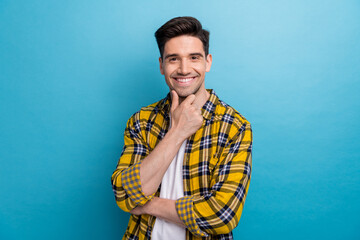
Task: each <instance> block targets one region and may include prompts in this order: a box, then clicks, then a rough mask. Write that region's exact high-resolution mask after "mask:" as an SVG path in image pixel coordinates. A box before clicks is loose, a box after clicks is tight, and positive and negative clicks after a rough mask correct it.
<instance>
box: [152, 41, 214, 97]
mask: <svg viewBox="0 0 360 240" xmlns="http://www.w3.org/2000/svg"><path fill="white" fill-rule="evenodd" d="M159 62H160V71H161V74H163V75H165V80H166V84H167V85H168V86H169V88H170V91H171V90H175V91H176V93H177V94H178V95H179V97H183V98H185V97H187V96H189V95H190V94H196V93H198V94H199V93H201V92H206V89H205V83H204V79H205V72H208V71H210V67H211V62H212V56H211V54H208V55H207V57H205V51H204V48H203V43H202V42H201V40H200V39H199V38H197V37H193V36H188V35H182V36H179V37H175V38H172V39H170V40H169V41H167V42H166V43H165V46H164V54H163V59H161V58H159Z"/></svg>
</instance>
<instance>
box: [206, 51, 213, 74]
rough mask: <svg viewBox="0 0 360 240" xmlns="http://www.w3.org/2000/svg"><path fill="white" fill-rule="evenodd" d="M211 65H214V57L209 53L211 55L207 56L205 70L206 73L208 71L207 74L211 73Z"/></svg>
mask: <svg viewBox="0 0 360 240" xmlns="http://www.w3.org/2000/svg"><path fill="white" fill-rule="evenodd" d="M211 63H212V55H211V54H210V53H209V54H208V55H207V56H206V68H205V71H206V72H209V71H210V68H211Z"/></svg>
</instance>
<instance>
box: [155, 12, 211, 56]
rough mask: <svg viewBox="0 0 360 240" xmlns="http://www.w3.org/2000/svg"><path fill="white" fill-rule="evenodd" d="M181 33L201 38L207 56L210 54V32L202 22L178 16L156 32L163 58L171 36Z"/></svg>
mask: <svg viewBox="0 0 360 240" xmlns="http://www.w3.org/2000/svg"><path fill="white" fill-rule="evenodd" d="M181 35H189V36H193V37H197V38H198V39H200V41H201V42H202V44H203V48H204V52H205V56H207V55H208V54H209V35H210V33H209V32H208V31H207V30H205V29H203V28H202V25H201V23H200V22H199V21H198V20H197V19H196V18H193V17H176V18H173V19H171V20H169V21H168V22H166V23H165V24H164V25H162V26H161V27H160V28H159V29H158V30H157V31H156V32H155V38H156V42H157V44H158V47H159V51H160V57H161V58H162V59H163V57H164V56H163V54H164V47H165V43H166V42H167V41H169V40H170V39H171V38H174V37H178V36H181Z"/></svg>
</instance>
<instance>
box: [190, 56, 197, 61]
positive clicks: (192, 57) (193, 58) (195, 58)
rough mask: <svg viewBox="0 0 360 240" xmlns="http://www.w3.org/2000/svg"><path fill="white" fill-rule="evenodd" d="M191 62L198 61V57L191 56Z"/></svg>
mask: <svg viewBox="0 0 360 240" xmlns="http://www.w3.org/2000/svg"><path fill="white" fill-rule="evenodd" d="M191 60H199V56H191Z"/></svg>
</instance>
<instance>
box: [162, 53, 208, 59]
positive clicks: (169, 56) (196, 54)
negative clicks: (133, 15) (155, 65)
mask: <svg viewBox="0 0 360 240" xmlns="http://www.w3.org/2000/svg"><path fill="white" fill-rule="evenodd" d="M189 55H190V56H200V57H204V55H203V54H202V53H190V54H189ZM178 56H179V54H176V53H174V54H168V55H166V56H165V59H168V58H171V57H178Z"/></svg>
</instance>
